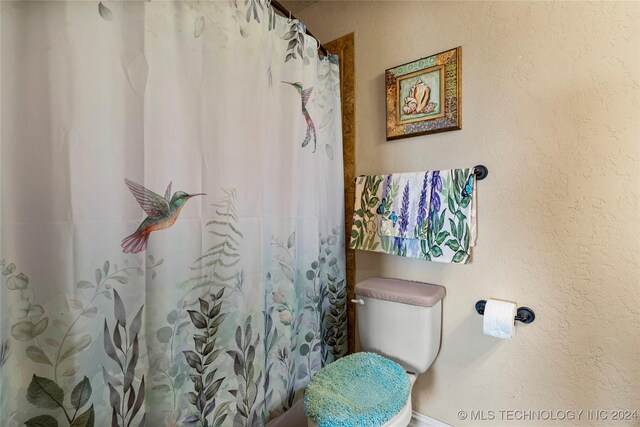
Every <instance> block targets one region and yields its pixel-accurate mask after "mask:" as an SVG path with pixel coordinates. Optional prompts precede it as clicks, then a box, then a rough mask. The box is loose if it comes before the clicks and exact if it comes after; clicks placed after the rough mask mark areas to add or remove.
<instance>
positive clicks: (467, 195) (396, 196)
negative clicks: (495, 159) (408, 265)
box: [350, 169, 476, 264]
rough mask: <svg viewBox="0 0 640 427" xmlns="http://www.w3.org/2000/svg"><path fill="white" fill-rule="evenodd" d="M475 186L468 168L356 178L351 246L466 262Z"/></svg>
mask: <svg viewBox="0 0 640 427" xmlns="http://www.w3.org/2000/svg"><path fill="white" fill-rule="evenodd" d="M474 184H475V179H474V175H473V169H451V170H442V171H429V172H420V173H407V174H392V175H371V176H360V177H358V179H357V180H356V200H355V206H354V218H353V228H352V230H351V243H350V247H351V248H352V249H362V250H369V251H374V252H382V253H386V254H390V255H398V256H403V257H407V258H417V259H424V260H427V261H435V262H443V263H454V264H466V263H468V262H469V259H470V255H471V247H472V246H473V242H474V240H475V235H474V230H475V221H476V215H475V205H476V203H475V197H476V191H475V188H474V187H475V185H474ZM378 224H379V226H378Z"/></svg>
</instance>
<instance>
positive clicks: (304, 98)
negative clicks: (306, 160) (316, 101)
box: [282, 81, 318, 153]
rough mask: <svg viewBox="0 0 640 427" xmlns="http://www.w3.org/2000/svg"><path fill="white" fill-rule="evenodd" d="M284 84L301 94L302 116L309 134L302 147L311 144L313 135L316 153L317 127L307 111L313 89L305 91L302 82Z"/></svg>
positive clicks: (309, 88)
mask: <svg viewBox="0 0 640 427" xmlns="http://www.w3.org/2000/svg"><path fill="white" fill-rule="evenodd" d="M282 83H286V84H289V85H291V86H293V87H294V88H296V90H297V91H298V93H299V94H300V97H301V98H302V116H303V117H304V120H305V121H306V122H307V134H306V136H305V137H304V140H303V141H302V146H303V147H306V146H307V145H308V144H309V142H310V141H311V136H312V134H313V152H314V153H315V152H316V146H317V142H318V141H317V138H316V127H315V125H314V124H313V120H311V116H310V115H309V111H307V102H309V98H310V97H311V92H313V87H308V88H306V89H304V88H303V87H302V83H300V82H295V83H290V82H284V81H283V82H282Z"/></svg>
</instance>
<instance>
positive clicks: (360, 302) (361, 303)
mask: <svg viewBox="0 0 640 427" xmlns="http://www.w3.org/2000/svg"><path fill="white" fill-rule="evenodd" d="M351 302H352V303H354V304H360V305H364V300H363V299H362V298H358V299H352V300H351Z"/></svg>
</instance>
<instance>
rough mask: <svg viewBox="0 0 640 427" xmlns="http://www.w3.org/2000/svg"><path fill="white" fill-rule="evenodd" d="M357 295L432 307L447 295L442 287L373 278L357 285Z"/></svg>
mask: <svg viewBox="0 0 640 427" xmlns="http://www.w3.org/2000/svg"><path fill="white" fill-rule="evenodd" d="M355 291H356V295H359V296H362V297H368V298H375V299H381V300H385V301H393V302H399V303H401V304H409V305H419V306H422V307H432V306H433V305H434V304H436V303H437V302H438V301H440V300H441V299H442V298H444V295H445V289H444V287H442V286H438V285H431V284H429V283H420V282H409V281H407V280H397V279H384V278H381V277H373V278H371V279H367V280H364V281H362V282H359V283H357V284H356V289H355Z"/></svg>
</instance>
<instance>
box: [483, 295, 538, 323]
mask: <svg viewBox="0 0 640 427" xmlns="http://www.w3.org/2000/svg"><path fill="white" fill-rule="evenodd" d="M486 305H487V300H484V299H481V300H480V301H478V302H477V303H476V311H477V312H478V314H479V315H481V316H482V315H484V307H485V306H486ZM515 320H519V321H520V322H522V323H531V322H533V321H534V320H536V314H535V313H534V312H533V310H531V309H530V308H529V307H518V310H517V311H516V317H515V319H514V321H515Z"/></svg>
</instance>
